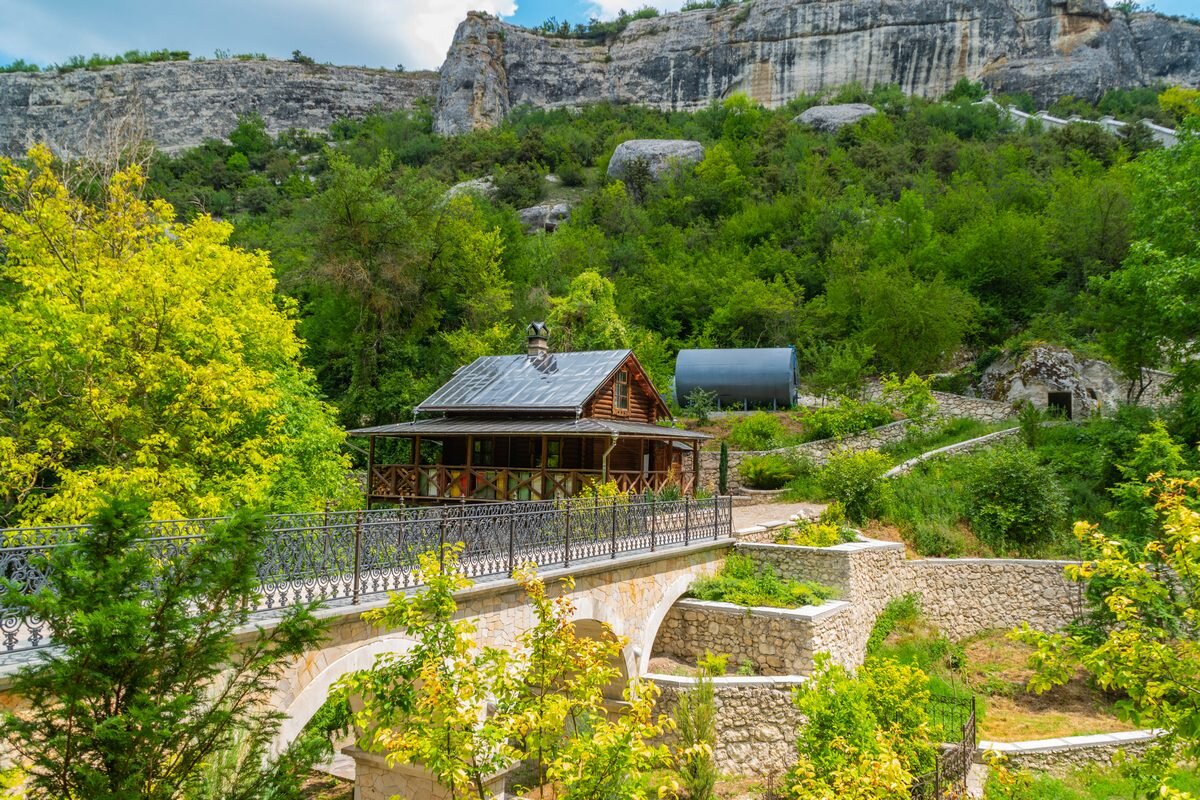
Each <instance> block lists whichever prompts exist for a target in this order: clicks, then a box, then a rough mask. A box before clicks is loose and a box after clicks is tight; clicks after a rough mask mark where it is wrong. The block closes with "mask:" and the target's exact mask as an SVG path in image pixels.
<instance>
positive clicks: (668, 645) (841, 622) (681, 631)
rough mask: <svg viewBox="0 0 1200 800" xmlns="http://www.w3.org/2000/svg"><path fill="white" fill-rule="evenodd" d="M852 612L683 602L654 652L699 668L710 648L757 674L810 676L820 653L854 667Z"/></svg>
mask: <svg viewBox="0 0 1200 800" xmlns="http://www.w3.org/2000/svg"><path fill="white" fill-rule="evenodd" d="M849 611H850V604H849V603H846V602H843V601H840V600H832V601H829V602H827V603H824V604H822V605H820V606H806V607H804V608H794V609H783V608H750V609H748V608H745V607H743V606H737V605H734V604H732V603H711V602H704V601H701V600H681V601H679V602H678V603H676V604H675V606H674V607H672V609H671V610H670V612H668V614H667V616H666V618H665V619H663V622H662V625H661V627H659V629H658V636H657V638H656V639H655V641H654V649H653V652H654V653H655V654H656V655H664V656H670V657H672V658H676V659H679V660H680V661H683V662H685V663H687V664H695V663H696V661H697V659H699V658H700V657H701V656H703V655H704V652H705V651H706V650H711V651H712V652H714V653H725V654H728V655H729V657H730V663H731V664H733V665H740V664H742V663H743V662H749V663H750V664H751V665H752V666H753V668H754V672H755V674H757V675H810V674H811V673H812V666H813V656H814V655H816V654H817V653H819V652H829V653H831V654H833V658H834V660H835V661H836V662H838V663H844V664H848V665H849V664H853V663H854V662H853V656H854V651H853V640H854V633H853V630H852V625H851V618H850V614H849V613H848V612H849Z"/></svg>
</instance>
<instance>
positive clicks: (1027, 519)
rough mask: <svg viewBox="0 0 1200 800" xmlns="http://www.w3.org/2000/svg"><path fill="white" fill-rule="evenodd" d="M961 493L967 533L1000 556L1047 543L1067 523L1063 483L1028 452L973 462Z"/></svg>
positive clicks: (998, 453) (1006, 450) (1009, 451)
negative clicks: (966, 500)
mask: <svg viewBox="0 0 1200 800" xmlns="http://www.w3.org/2000/svg"><path fill="white" fill-rule="evenodd" d="M966 490H967V495H968V496H969V497H970V498H971V501H970V509H969V511H968V518H969V519H970V521H971V529H972V530H973V531H974V532H975V533H976V535H978V536H979V538H980V539H981V540H982V541H983V542H984V543H985V544H987V545H988V546H989V547H992V548H993V549H995V550H997V551H999V552H1008V551H1012V550H1016V551H1018V552H1020V551H1022V550H1029V549H1033V548H1036V547H1037V546H1038V545H1039V544H1044V543H1047V542H1050V541H1052V540H1053V539H1054V538H1055V537H1056V536H1057V535H1058V534H1059V531H1060V526H1061V525H1062V524H1063V522H1064V521H1065V518H1066V510H1067V499H1066V493H1065V491H1064V490H1063V488H1062V484H1061V483H1060V482H1059V480H1058V477H1057V476H1056V475H1055V474H1054V471H1053V470H1052V469H1051V468H1050V467H1048V466H1045V465H1043V464H1041V463H1040V462H1039V461H1038V458H1037V455H1036V454H1035V453H1034V452H1033V451H1031V450H1030V449H1029V448H1027V447H1020V446H1001V447H996V448H994V449H992V450H989V451H986V452H985V453H984V454H983V455H981V456H980V457H979V458H978V459H977V461H976V462H975V465H974V469H973V470H972V472H971V475H970V477H969V479H968V480H967V486H966Z"/></svg>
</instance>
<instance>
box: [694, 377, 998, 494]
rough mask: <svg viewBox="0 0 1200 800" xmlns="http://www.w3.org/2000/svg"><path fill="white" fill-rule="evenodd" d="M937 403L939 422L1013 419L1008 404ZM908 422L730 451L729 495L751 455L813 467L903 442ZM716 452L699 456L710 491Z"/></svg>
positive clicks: (939, 395)
mask: <svg viewBox="0 0 1200 800" xmlns="http://www.w3.org/2000/svg"><path fill="white" fill-rule="evenodd" d="M878 394H879V387H878V386H877V385H875V386H874V387H873V388H870V387H869V388H868V395H870V396H878ZM933 395H934V397H935V398H936V399H937V401H938V411H937V416H938V418H941V419H957V418H967V419H973V420H977V421H979V422H986V423H991V422H1000V421H1003V420H1006V419H1009V418H1011V417H1012V416H1013V408H1012V405H1010V404H1009V403H999V402H996V401H994V400H983V399H981V398H978V397H965V396H963V395H957V394H947V393H946V392H934V393H933ZM909 424H910V423H909V421H908V420H900V421H898V422H891V423H888V424H887V425H882V426H880V427H878V428H872V429H871V430H869V431H863V432H861V433H856V434H854V435H852V436H846V437H843V438H841V439H837V438H834V439H820V440H818V441H815V442H805V443H804V444H798V445H795V446H793V447H780V448H777V449H775V450H730V451H729V492H730V493H731V494H737V493H738V492H739V491H741V489H742V482H741V474H740V472H739V470H738V467H740V466H741V463H742V461H743V460H745V459H747V458H750V457H751V456H761V455H767V454H775V455H783V456H798V457H801V458H807V459H808V460H810V461H812V462H813V463H814V464H816V465H817V466H821V465H823V464H825V462H826V461H828V460H829V456H830V455H831V454H832V453H833V452H834V451H836V450H849V451H851V452H855V453H857V452H861V451H863V450H878V449H879V448H881V447H883V446H885V445H889V444H895V443H897V442H900V441H903V439H904V437H905V436H906V435H907V434H908V426H909ZM720 465H721V454H720V452H716V451H710V450H705V451H703V452H701V454H700V482H701V485H703V486H705V487H707V488H708V489H709V490H711V491H715V490H716V488H717V480H718V476H719V474H720Z"/></svg>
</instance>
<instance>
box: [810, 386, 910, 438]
mask: <svg viewBox="0 0 1200 800" xmlns="http://www.w3.org/2000/svg"><path fill="white" fill-rule="evenodd" d="M802 419H803V421H804V426H805V428H806V430H805V432H804V439H805V441H809V442H815V441H819V440H821V439H834V438H841V437H843V436H850V435H851V434H855V433H860V432H862V431H866V430H870V429H871V428H878V427H879V426H880V425H886V424H887V423H889V422H891V421H892V412H890V411H889V410H888V409H887V407H886V406H883V405H880V404H879V403H871V402H863V401H859V400H851V399H850V398H848V397H842V398H839V399H838V401H837V403H835V404H833V405H829V406H822V407H821V408H810V409H807V410H806V411H805V412H804V413H803V415H802Z"/></svg>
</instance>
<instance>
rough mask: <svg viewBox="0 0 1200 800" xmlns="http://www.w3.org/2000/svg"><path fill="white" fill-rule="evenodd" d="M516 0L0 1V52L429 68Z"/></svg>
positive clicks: (29, 56) (50, 58) (39, 58)
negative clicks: (217, 54) (476, 19)
mask: <svg viewBox="0 0 1200 800" xmlns="http://www.w3.org/2000/svg"><path fill="white" fill-rule="evenodd" d="M472 9H475V10H479V11H487V12H488V13H491V14H496V15H498V16H509V15H511V14H514V13H516V10H517V0H171V1H170V2H163V0H105V2H96V0H0V19H3V20H4V24H3V25H2V26H0V52H3V53H4V54H6V55H8V56H10V57H13V58H24V59H25V60H27V61H34V62H37V63H41V64H46V63H57V62H61V61H64V60H66V59H67V58H68V57H70V56H72V55H75V54H77V53H84V54H90V53H93V52H100V53H116V52H124V51H125V50H130V49H134V48H136V49H141V50H153V49H158V48H163V47H167V48H171V49H176V50H190V51H191V52H192V53H193V54H194V55H206V56H211V55H212V54H213V51H214V50H216V49H217V48H221V49H225V50H231V51H233V52H265V53H266V54H267V55H270V56H277V57H286V56H288V55H289V54H290V53H291V52H292V51H293V50H297V49H298V50H301V51H303V52H304V53H306V54H307V55H310V56H312V57H313V58H315V59H317V60H318V61H330V62H333V63H336V64H364V65H367V66H385V67H394V66H395V65H396V64H400V63H403V64H404V65H405V66H406V67H409V68H412V69H431V68H434V67H437V66H438V65H440V64H441V63H442V60H443V59H444V58H445V55H446V48H448V47H449V46H450V41H451V39H452V38H453V36H454V30H455V28H456V27H457V26H458V23H459V22H461V21H462V20H463V18H464V17H465V16H466V14H467V11H468V10H472Z"/></svg>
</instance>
